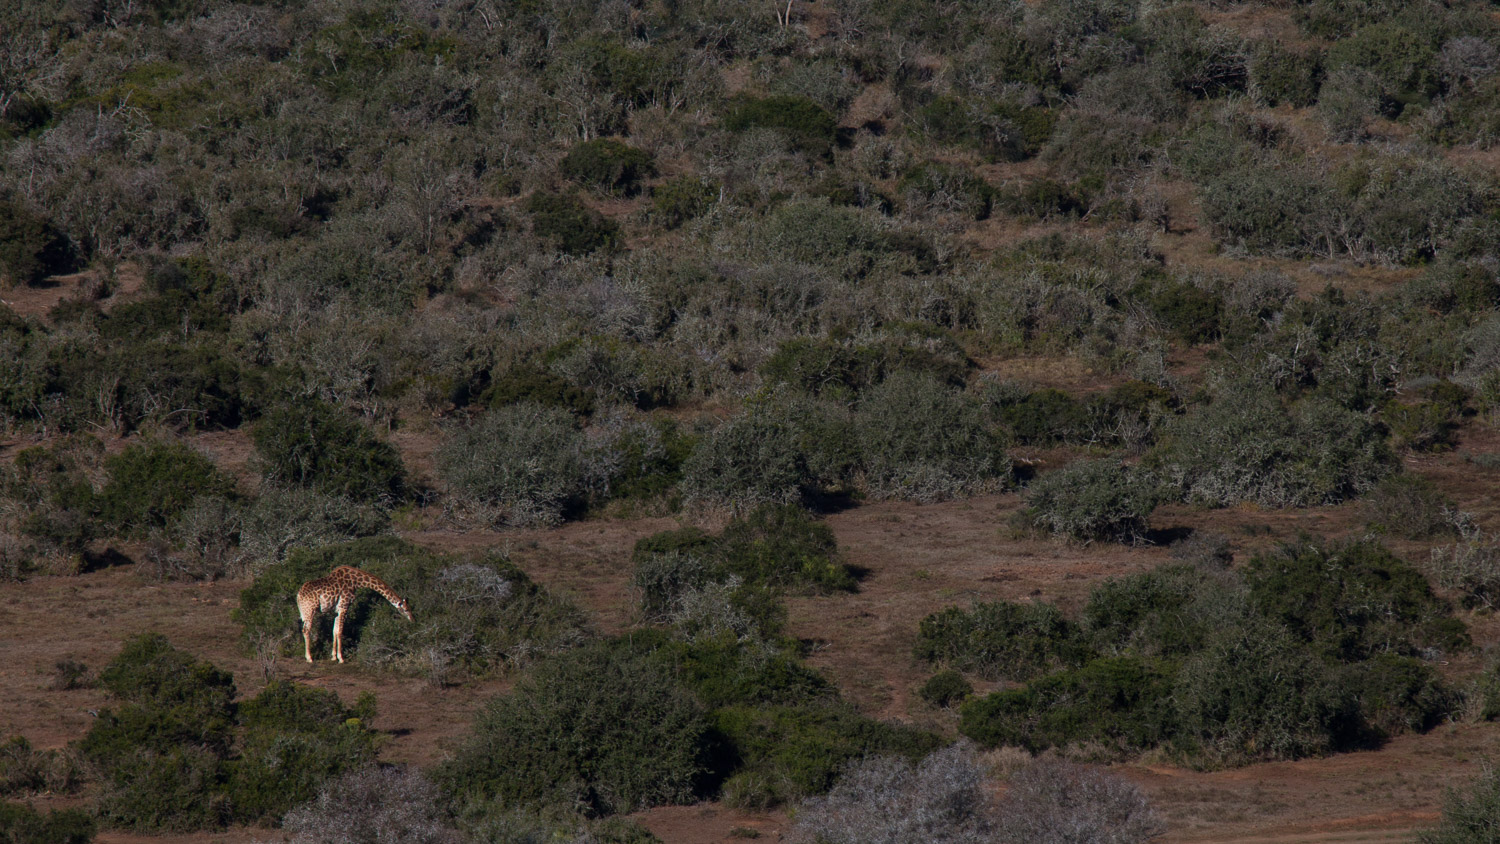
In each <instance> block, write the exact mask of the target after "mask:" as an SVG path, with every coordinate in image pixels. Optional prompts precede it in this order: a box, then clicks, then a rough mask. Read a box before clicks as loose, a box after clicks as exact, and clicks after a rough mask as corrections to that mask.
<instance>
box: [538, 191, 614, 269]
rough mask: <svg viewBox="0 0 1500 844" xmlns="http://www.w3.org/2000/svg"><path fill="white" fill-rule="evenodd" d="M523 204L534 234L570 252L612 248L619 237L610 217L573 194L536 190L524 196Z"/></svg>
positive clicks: (577, 253) (579, 252)
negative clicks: (529, 216) (529, 217)
mask: <svg viewBox="0 0 1500 844" xmlns="http://www.w3.org/2000/svg"><path fill="white" fill-rule="evenodd" d="M525 207H526V213H528V214H530V215H531V225H532V230H533V231H535V232H536V234H537V236H538V237H541V238H545V239H547V240H549V241H551V242H552V243H553V244H555V245H556V247H557V249H558V250H560V251H562V252H566V253H568V254H570V255H582V254H585V253H588V252H593V251H594V250H596V249H601V248H608V247H611V246H613V245H614V244H615V242H616V240H617V239H618V237H619V227H618V226H616V225H615V223H614V222H613V221H612V220H609V219H608V218H606V217H605V216H604V215H603V214H600V213H599V212H598V211H595V210H594V209H592V208H590V207H588V206H587V205H585V204H583V201H582V200H580V199H579V198H578V197H576V196H574V195H572V194H557V193H544V192H542V191H537V192H536V193H533V194H532V195H531V196H529V197H527V198H526V204H525Z"/></svg>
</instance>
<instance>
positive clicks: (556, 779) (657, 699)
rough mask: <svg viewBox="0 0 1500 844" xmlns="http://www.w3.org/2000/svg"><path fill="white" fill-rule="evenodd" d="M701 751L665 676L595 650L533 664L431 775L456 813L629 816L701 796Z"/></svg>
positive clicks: (701, 741)
mask: <svg viewBox="0 0 1500 844" xmlns="http://www.w3.org/2000/svg"><path fill="white" fill-rule="evenodd" d="M710 749H711V748H710V734H709V721H708V719H707V718H706V716H705V713H704V711H703V709H702V707H701V706H700V705H699V704H698V703H697V701H695V700H694V699H693V696H692V695H691V694H690V693H689V692H688V691H687V690H686V689H684V688H683V687H682V686H681V685H680V684H679V683H678V682H677V681H676V680H675V679H674V678H673V677H672V676H671V675H670V673H668V672H667V671H666V670H664V669H663V668H662V667H661V666H660V665H659V664H658V663H657V662H656V661H655V660H652V659H650V658H649V657H647V656H641V655H637V654H633V653H630V652H629V651H628V650H626V649H625V648H621V647H612V646H610V645H608V644H601V645H598V646H594V647H589V648H583V649H580V650H576V651H573V652H572V653H570V654H567V655H564V656H559V657H555V658H553V659H550V660H547V661H546V662H543V663H541V664H540V665H538V666H537V667H536V668H535V669H534V670H533V671H532V672H531V673H530V674H528V675H527V676H526V677H525V678H523V679H522V680H521V682H520V683H519V684H518V685H517V687H516V689H515V691H513V692H511V693H510V694H508V695H505V696H502V697H497V698H495V699H493V700H492V701H490V703H489V704H488V705H487V706H486V707H485V709H484V711H483V712H481V713H480V715H479V717H478V719H477V720H476V721H475V724H474V732H473V734H472V735H471V736H470V737H469V738H468V739H467V740H466V741H465V743H464V744H463V745H462V746H461V747H460V748H459V749H458V752H457V754H456V755H455V756H454V758H453V759H452V760H451V761H449V762H447V763H445V764H444V765H443V766H442V767H440V768H439V769H438V771H437V773H436V775H435V776H436V778H437V781H438V782H439V783H440V784H441V786H442V788H443V789H444V790H445V791H446V792H447V793H448V794H449V795H450V797H451V798H452V799H454V800H455V801H457V802H458V803H459V804H460V805H464V804H468V805H478V804H480V803H482V802H484V801H486V800H491V799H495V798H500V799H502V800H505V801H521V802H528V803H534V804H546V803H562V804H564V805H568V806H577V807H579V808H580V809H583V810H584V811H587V812H590V813H594V814H612V813H618V812H633V811H636V810H639V809H644V808H647V807H649V806H657V805H663V804H674V803H685V802H688V801H690V800H691V799H692V798H693V797H694V796H695V795H697V794H699V793H701V791H702V790H703V789H704V787H705V785H706V780H705V777H706V775H707V774H708V773H709V772H710V768H709V765H710V759H709V752H710Z"/></svg>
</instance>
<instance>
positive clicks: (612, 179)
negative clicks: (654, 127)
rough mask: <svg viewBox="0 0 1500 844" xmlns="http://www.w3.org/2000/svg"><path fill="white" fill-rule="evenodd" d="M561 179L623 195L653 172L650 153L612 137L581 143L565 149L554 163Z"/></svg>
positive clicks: (639, 184) (636, 186)
mask: <svg viewBox="0 0 1500 844" xmlns="http://www.w3.org/2000/svg"><path fill="white" fill-rule="evenodd" d="M558 169H559V170H561V171H562V174H563V176H565V177H567V178H569V179H573V180H574V181H577V182H582V183H584V184H586V185H588V186H590V187H592V188H595V189H597V190H600V191H603V192H605V193H610V194H616V195H622V196H627V195H631V194H634V193H636V192H637V191H639V190H640V187H641V180H642V179H644V178H646V177H647V176H651V175H652V174H654V173H655V171H656V165H655V163H654V162H653V161H652V158H651V153H649V152H646V151H645V150H642V149H636V148H635V147H633V146H630V145H629V144H625V143H621V142H620V141H617V140H614V139H613V138H597V139H595V140H592V141H584V142H583V143H581V144H577V145H575V146H574V147H573V148H572V149H570V150H568V154H567V155H565V156H563V159H562V161H561V162H560V163H559V164H558Z"/></svg>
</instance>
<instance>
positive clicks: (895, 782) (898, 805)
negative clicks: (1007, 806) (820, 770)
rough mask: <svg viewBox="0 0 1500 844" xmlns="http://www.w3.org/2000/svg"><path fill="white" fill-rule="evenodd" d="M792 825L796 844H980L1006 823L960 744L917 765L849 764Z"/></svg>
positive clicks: (885, 759)
mask: <svg viewBox="0 0 1500 844" xmlns="http://www.w3.org/2000/svg"><path fill="white" fill-rule="evenodd" d="M796 818H797V820H796V833H795V837H794V840H798V841H815V842H820V844H866V842H880V844H926V842H933V843H934V844H981V842H988V841H993V840H995V838H994V836H995V834H996V833H997V832H999V830H1000V829H1002V828H1004V827H1005V826H1006V825H1007V822H1010V821H1011V820H1012V819H1011V818H1005V819H1004V820H1002V816H1001V815H1000V814H999V812H998V811H997V807H996V806H995V801H994V799H993V797H992V796H991V795H990V794H989V792H988V789H987V787H986V782H985V775H984V769H983V767H982V766H981V765H980V764H979V760H978V758H977V754H976V753H975V750H974V747H973V745H972V744H969V743H968V742H966V741H965V742H959V743H958V744H955V745H953V746H951V747H948V748H945V749H943V750H939V751H937V752H936V753H933V754H931V755H929V756H928V757H927V758H926V759H923V760H922V761H921V762H918V763H917V764H915V765H913V764H911V763H909V762H908V761H907V760H905V759H902V758H901V757H899V756H878V757H875V758H870V759H863V760H861V761H859V762H857V763H854V764H851V765H850V766H849V767H848V768H847V769H846V770H845V771H844V774H843V776H842V777H840V778H839V782H838V784H837V785H835V786H834V787H833V790H832V791H830V792H828V794H827V795H826V796H823V797H813V798H810V799H808V800H806V801H805V802H804V803H803V804H802V807H801V809H800V810H799V811H798V812H797V815H796Z"/></svg>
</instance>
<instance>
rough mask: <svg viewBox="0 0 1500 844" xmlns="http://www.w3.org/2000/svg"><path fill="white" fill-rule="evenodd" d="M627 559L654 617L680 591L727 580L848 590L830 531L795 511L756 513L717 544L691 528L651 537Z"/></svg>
mask: <svg viewBox="0 0 1500 844" xmlns="http://www.w3.org/2000/svg"><path fill="white" fill-rule="evenodd" d="M632 559H634V560H635V562H636V566H637V568H636V576H635V583H636V586H637V588H638V589H640V590H641V591H642V603H643V606H644V608H645V609H646V611H647V613H648V615H653V616H658V615H660V614H662V613H664V612H666V611H667V610H668V609H669V608H670V607H671V604H672V601H673V600H674V599H675V598H676V597H677V596H679V595H681V594H682V593H683V592H684V591H685V590H688V589H693V588H701V587H703V586H706V585H708V584H710V583H719V582H723V581H724V580H725V579H726V578H729V577H735V578H738V579H739V582H740V583H743V584H744V585H746V586H749V587H767V588H770V589H773V590H780V589H788V588H792V589H813V590H818V591H826V590H841V589H847V590H852V589H854V588H855V582H854V577H853V575H852V574H851V573H850V571H849V569H848V568H847V567H846V566H845V565H844V563H843V560H842V559H841V557H840V555H839V552H838V544H837V542H836V541H835V540H834V536H833V531H832V530H830V529H829V528H828V526H827V525H826V524H824V523H822V522H819V521H816V520H814V519H813V518H812V516H811V515H809V514H808V513H807V511H805V510H803V509H802V508H800V507H797V506H795V505H786V504H783V505H774V504H766V505H761V506H760V507H757V508H755V509H754V510H751V511H750V512H748V513H746V514H744V515H743V516H738V517H736V518H734V519H732V520H731V521H730V522H729V524H727V525H725V527H724V530H723V532H722V533H720V534H719V535H718V536H709V535H707V534H705V533H703V532H702V531H700V530H698V529H697V528H684V529H682V530H676V531H664V532H662V533H657V534H653V535H651V536H648V537H646V538H644V539H641V540H640V541H639V542H637V543H636V546H635V551H634V553H633V555H632Z"/></svg>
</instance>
